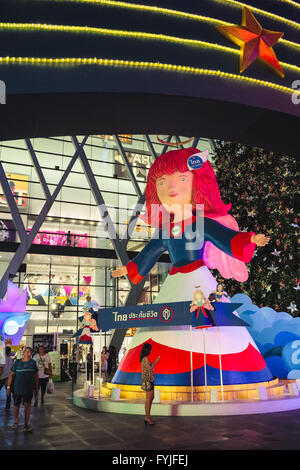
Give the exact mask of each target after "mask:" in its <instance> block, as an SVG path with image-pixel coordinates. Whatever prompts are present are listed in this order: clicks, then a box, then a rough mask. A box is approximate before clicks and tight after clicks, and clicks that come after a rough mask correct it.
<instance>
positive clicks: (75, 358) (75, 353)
mask: <svg viewBox="0 0 300 470" xmlns="http://www.w3.org/2000/svg"><path fill="white" fill-rule="evenodd" d="M78 363H79V349H78V346H77V344H73V348H72V353H71V357H70V366H71V375H72V382H73V383H74V384H76V382H77V371H78Z"/></svg>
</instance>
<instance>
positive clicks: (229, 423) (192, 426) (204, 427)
mask: <svg viewBox="0 0 300 470" xmlns="http://www.w3.org/2000/svg"><path fill="white" fill-rule="evenodd" d="M79 375H81V374H79ZM80 380H81V381H82V380H83V377H80ZM70 398H71V383H70V382H65V383H59V384H56V390H55V393H54V394H53V395H47V396H46V403H45V405H43V406H42V407H41V406H39V407H38V408H33V412H32V420H31V422H32V426H33V428H34V432H32V433H24V432H23V426H20V429H19V430H18V431H14V430H11V429H10V426H11V425H12V424H13V413H12V410H11V411H9V412H7V411H6V410H5V409H4V405H5V391H4V389H2V391H1V392H0V449H1V450H4V449H6V450H15V449H20V450H22V449H27V450H30V449H31V450H32V449H35V450H73V449H74V450H96V449H99V450H114V451H119V450H146V449H151V450H153V449H156V450H160V449H164V450H168V449H169V450H184V449H191V450H193V449H194V450H299V449H300V410H296V411H289V412H280V413H272V414H266V415H244V416H227V417H226V416H225V417H222V416H221V417H220V416H218V417H195V418H190V417H156V418H155V419H156V422H157V424H156V426H153V427H150V426H145V425H144V423H143V417H141V416H130V415H118V414H106V413H94V412H92V411H89V410H84V409H81V408H77V407H75V406H74V405H73V403H72V401H71V399H70ZM20 417H21V420H20V421H21V424H23V410H22V409H21V412H20Z"/></svg>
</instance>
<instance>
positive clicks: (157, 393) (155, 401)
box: [153, 388, 160, 403]
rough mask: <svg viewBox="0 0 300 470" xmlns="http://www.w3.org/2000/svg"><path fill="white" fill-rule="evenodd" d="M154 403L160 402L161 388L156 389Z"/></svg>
mask: <svg viewBox="0 0 300 470" xmlns="http://www.w3.org/2000/svg"><path fill="white" fill-rule="evenodd" d="M153 403H160V390H159V389H156V388H155V389H154V399H153Z"/></svg>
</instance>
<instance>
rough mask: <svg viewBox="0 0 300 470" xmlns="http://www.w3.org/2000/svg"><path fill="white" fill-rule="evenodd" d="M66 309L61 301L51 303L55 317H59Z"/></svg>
mask: <svg viewBox="0 0 300 470" xmlns="http://www.w3.org/2000/svg"><path fill="white" fill-rule="evenodd" d="M64 309H65V306H64V305H61V304H60V303H59V302H53V303H52V304H51V313H52V315H53V317H54V318H59V317H60V316H61V314H62V313H63V311H64Z"/></svg>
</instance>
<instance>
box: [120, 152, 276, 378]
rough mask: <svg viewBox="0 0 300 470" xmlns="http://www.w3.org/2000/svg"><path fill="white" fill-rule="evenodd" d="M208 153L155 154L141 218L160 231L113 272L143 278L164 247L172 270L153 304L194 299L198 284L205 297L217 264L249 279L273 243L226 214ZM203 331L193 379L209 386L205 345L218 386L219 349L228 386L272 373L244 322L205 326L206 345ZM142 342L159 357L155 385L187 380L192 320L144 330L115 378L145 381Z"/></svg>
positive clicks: (196, 342) (225, 272) (195, 341)
mask: <svg viewBox="0 0 300 470" xmlns="http://www.w3.org/2000/svg"><path fill="white" fill-rule="evenodd" d="M208 153H209V152H208V151H205V152H199V150H196V149H194V148H187V149H182V150H172V151H170V152H167V153H165V154H163V155H161V156H160V157H158V158H157V159H156V160H155V162H154V163H153V165H152V166H151V168H150V170H149V173H148V178H147V185H146V191H145V198H146V215H145V216H144V220H146V221H147V222H148V223H149V224H150V225H151V226H152V228H155V229H156V230H155V232H154V234H153V236H152V238H151V240H150V241H149V242H148V244H147V245H146V246H145V247H144V248H143V250H142V251H141V252H140V253H139V254H138V255H137V256H136V257H135V258H134V259H133V260H132V261H130V262H129V263H128V264H127V265H126V266H119V267H118V268H117V269H116V270H115V271H113V273H112V275H113V276H114V277H119V276H124V275H127V276H128V277H129V279H130V280H131V281H132V283H135V284H138V283H139V282H140V281H141V280H142V279H143V278H144V277H145V276H146V275H147V274H148V273H149V272H150V270H151V269H152V267H153V266H154V264H155V263H156V261H157V260H158V259H159V257H160V255H161V254H162V253H163V252H165V251H167V252H168V253H169V255H170V259H171V262H172V268H171V270H170V272H169V275H168V277H167V279H166V280H165V282H164V284H163V285H162V287H161V290H160V292H159V294H158V296H157V297H156V299H155V303H165V302H166V303H167V302H176V301H178V302H179V301H191V300H192V299H193V294H194V290H195V286H196V285H197V286H199V288H200V290H201V291H202V292H203V293H204V296H205V298H208V296H209V294H210V293H211V292H212V291H215V290H216V286H217V281H216V280H215V278H214V277H213V276H212V274H211V272H210V271H209V268H210V269H217V270H218V271H219V272H220V274H221V276H222V277H224V278H227V279H228V278H234V279H236V280H238V281H240V282H243V281H245V280H246V279H247V278H248V271H247V268H246V265H245V263H248V262H249V261H250V260H251V258H252V256H253V254H254V251H255V248H256V246H259V247H262V246H264V245H266V244H267V243H268V241H269V238H268V237H266V236H265V235H263V234H257V235H256V234H255V233H254V232H240V231H239V229H238V224H237V222H236V221H235V219H234V218H233V217H232V216H231V215H229V214H228V211H229V210H230V207H231V204H228V205H226V204H224V203H223V201H222V199H221V196H220V192H219V188H218V184H217V181H216V177H215V173H214V171H213V168H212V166H211V163H210V162H209V161H208V159H207V156H208ZM201 208H202V209H203V208H204V211H203V210H202V211H201ZM199 209H200V210H199ZM168 222H170V223H168ZM218 329H219V330H220V338H221V341H220V342H218V339H217V331H216V330H218ZM202 333H203V331H202V330H201V329H196V328H195V329H194V330H193V333H192V350H193V368H194V385H203V384H204V371H203V369H204V361H203V358H204V354H203V352H204V347H205V350H206V366H207V384H208V385H218V384H220V371H219V364H220V361H219V352H220V353H221V357H222V369H223V371H222V373H223V384H234V383H236V384H238V383H253V382H261V381H268V380H271V379H272V375H271V373H270V371H269V369H268V367H267V366H266V363H265V361H264V359H263V358H262V356H261V354H260V352H259V351H258V348H257V346H256V345H255V343H254V341H253V340H252V338H251V336H250V335H249V333H248V331H247V329H246V328H245V327H218V328H208V329H207V331H206V340H205V343H206V344H205V345H204V340H203V334H202ZM145 342H150V343H151V344H152V354H153V357H157V356H160V357H161V361H160V363H159V364H158V366H157V370H156V379H155V383H156V385H170V386H171V385H177V386H187V385H190V381H191V378H190V375H191V371H190V348H191V340H190V331H189V326H172V327H171V326H170V327H168V326H162V327H159V328H156V329H155V328H151V329H150V328H140V329H139V330H138V331H137V333H136V334H135V336H134V337H133V339H132V341H131V343H130V349H129V350H128V351H127V354H126V355H125V356H124V358H123V359H122V361H121V363H120V365H119V368H118V371H117V372H116V375H115V376H114V379H113V382H114V383H119V384H132V385H134V384H136V385H137V384H140V383H141V374H140V364H139V354H140V351H141V348H142V346H143V344H144V343H145ZM220 343H221V351H220V350H219V346H218V345H220Z"/></svg>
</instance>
